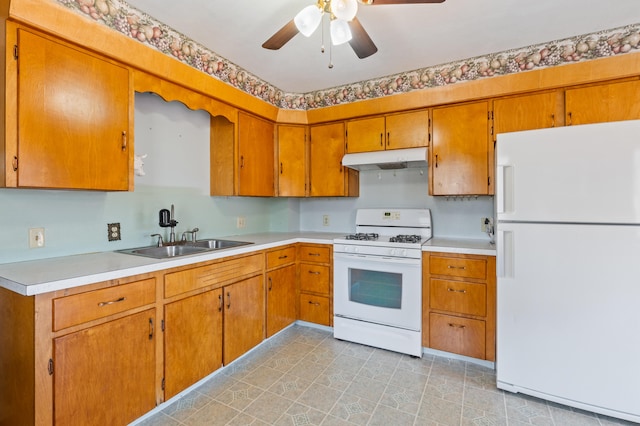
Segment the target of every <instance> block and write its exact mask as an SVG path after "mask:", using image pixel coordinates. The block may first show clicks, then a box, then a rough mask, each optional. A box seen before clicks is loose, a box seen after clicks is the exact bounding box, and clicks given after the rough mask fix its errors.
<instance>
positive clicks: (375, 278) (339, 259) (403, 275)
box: [333, 253, 422, 331]
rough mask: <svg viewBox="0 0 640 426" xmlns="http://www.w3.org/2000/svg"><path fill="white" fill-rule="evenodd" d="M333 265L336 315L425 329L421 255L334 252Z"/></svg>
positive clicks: (416, 329)
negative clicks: (419, 257) (397, 256)
mask: <svg viewBox="0 0 640 426" xmlns="http://www.w3.org/2000/svg"><path fill="white" fill-rule="evenodd" d="M333 268H334V274H333V310H334V315H336V316H338V317H344V318H351V319H356V320H361V321H367V322H372V323H377V324H384V325H389V326H393V327H400V328H405V329H408V330H415V331H420V330H421V328H422V327H421V324H422V263H421V260H420V259H408V258H396V257H384V256H368V255H359V254H347V253H334V255H333Z"/></svg>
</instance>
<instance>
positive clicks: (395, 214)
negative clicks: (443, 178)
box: [333, 209, 432, 357]
mask: <svg viewBox="0 0 640 426" xmlns="http://www.w3.org/2000/svg"><path fill="white" fill-rule="evenodd" d="M431 236H432V231H431V211H430V210H428V209H360V210H358V211H357V213H356V233H355V234H351V235H346V236H345V237H342V238H336V239H335V240H334V244H333V260H334V280H333V283H334V292H333V293H334V303H333V309H334V322H333V325H334V337H335V338H337V339H342V340H348V341H353V342H357V343H362V344H366V345H370V346H375V347H379V348H383V349H388V350H392V351H396V352H401V353H406V354H409V355H413V356H418V357H419V356H421V355H422V331H421V330H422V244H424V243H425V242H426V241H427V240H429V239H430V238H431Z"/></svg>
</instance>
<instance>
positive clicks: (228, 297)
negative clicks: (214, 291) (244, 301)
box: [227, 292, 231, 309]
mask: <svg viewBox="0 0 640 426" xmlns="http://www.w3.org/2000/svg"><path fill="white" fill-rule="evenodd" d="M227 309H231V293H230V292H227Z"/></svg>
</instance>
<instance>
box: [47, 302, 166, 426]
mask: <svg viewBox="0 0 640 426" xmlns="http://www.w3.org/2000/svg"><path fill="white" fill-rule="evenodd" d="M156 328H157V327H156V324H155V310H154V309H149V310H147V311H144V312H140V313H138V314H134V315H130V316H127V317H124V318H121V319H118V320H115V321H111V322H107V323H105V324H102V325H97V326H95V327H91V328H88V329H86V330H82V331H78V332H75V333H72V334H68V335H66V336H62V337H58V338H56V339H54V341H53V361H54V374H53V382H54V384H53V386H54V407H55V409H54V416H55V424H57V425H72V424H73V425H124V424H128V423H130V422H131V421H133V420H135V419H136V418H138V417H140V416H141V415H143V414H144V413H146V412H147V411H149V410H151V409H152V408H154V407H155V405H156V390H155V380H156V357H155V355H156V342H155V331H156V330H155V329H156Z"/></svg>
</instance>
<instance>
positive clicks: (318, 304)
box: [309, 300, 320, 306]
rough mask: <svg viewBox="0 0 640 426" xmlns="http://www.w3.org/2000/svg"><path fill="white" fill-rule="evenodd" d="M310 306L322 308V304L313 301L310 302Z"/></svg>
mask: <svg viewBox="0 0 640 426" xmlns="http://www.w3.org/2000/svg"><path fill="white" fill-rule="evenodd" d="M309 304H310V305H313V306H320V303H318V302H312V301H311V300H309Z"/></svg>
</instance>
